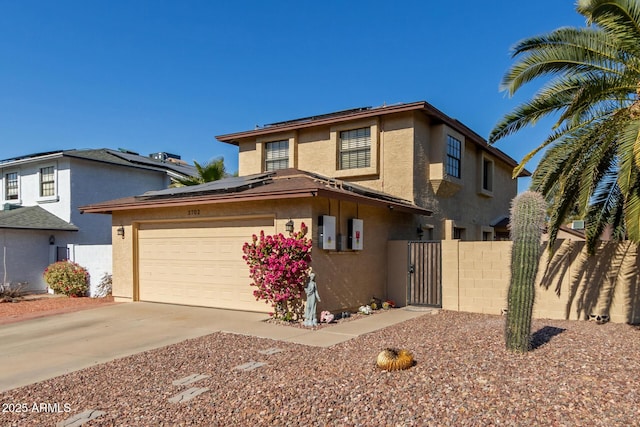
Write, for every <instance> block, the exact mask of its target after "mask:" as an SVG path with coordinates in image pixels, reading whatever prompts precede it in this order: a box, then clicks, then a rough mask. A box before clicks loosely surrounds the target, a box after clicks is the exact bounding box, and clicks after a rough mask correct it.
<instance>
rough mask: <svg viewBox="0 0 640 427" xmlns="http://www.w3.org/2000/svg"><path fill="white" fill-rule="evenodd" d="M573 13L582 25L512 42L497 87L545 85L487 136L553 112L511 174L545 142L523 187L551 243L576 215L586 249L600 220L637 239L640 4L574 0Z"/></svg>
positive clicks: (595, 237)
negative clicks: (535, 196)
mask: <svg viewBox="0 0 640 427" xmlns="http://www.w3.org/2000/svg"><path fill="white" fill-rule="evenodd" d="M577 11H578V13H580V14H582V15H583V16H585V17H586V19H587V26H586V27H584V28H569V27H564V28H560V29H557V30H555V31H551V32H550V33H547V34H543V35H541V36H536V37H531V38H528V39H525V40H523V41H521V42H519V43H518V44H516V46H515V47H514V49H513V58H514V59H516V60H515V63H514V64H513V65H512V66H511V68H510V69H509V70H508V71H507V73H506V74H505V76H504V77H503V80H502V89H503V90H506V91H508V93H509V94H510V95H513V94H514V93H515V92H516V91H517V90H518V89H520V88H521V87H522V86H523V85H525V84H526V83H529V82H532V81H534V80H535V81H540V80H545V81H546V82H545V83H544V84H543V86H542V88H541V89H540V90H539V91H538V92H537V93H536V94H535V95H533V97H532V98H531V99H530V100H529V101H527V102H525V103H523V104H521V105H519V106H517V107H516V108H515V109H514V110H513V111H512V112H510V113H509V114H507V115H506V116H505V117H504V118H503V119H502V120H501V121H500V122H499V123H498V124H497V125H496V126H495V128H494V129H493V130H492V131H491V135H490V137H489V141H490V142H491V143H494V142H496V141H497V140H499V139H501V138H503V137H505V136H507V135H510V134H513V133H515V132H517V131H519V130H520V129H522V128H523V127H525V126H528V125H533V124H535V123H536V122H537V121H538V120H539V119H541V118H543V117H547V116H554V117H557V121H556V123H555V125H554V127H553V129H552V130H551V132H550V135H549V136H548V137H547V138H546V140H544V141H543V142H542V143H541V144H540V146H538V147H537V148H536V149H535V150H533V151H532V152H531V153H529V154H528V155H527V156H525V157H524V159H523V160H522V162H521V163H520V165H518V167H516V169H514V172H513V174H514V176H517V174H518V173H519V172H520V171H521V170H522V168H524V166H525V164H526V163H527V162H528V161H529V160H530V159H531V158H532V157H533V156H534V155H535V154H536V153H538V152H540V151H541V150H543V149H545V148H546V149H547V151H546V152H545V153H544V155H543V157H542V159H541V161H540V163H539V165H538V167H537V169H536V170H535V172H534V174H533V177H532V180H531V189H532V190H535V191H539V192H541V193H542V194H544V196H545V198H546V199H547V201H548V202H549V205H550V209H549V235H550V246H551V245H552V244H553V242H554V241H555V238H556V236H557V232H558V229H559V227H560V226H561V225H562V224H563V222H564V221H565V220H566V218H567V217H568V216H569V215H572V214H576V213H577V214H578V215H580V216H581V217H583V218H584V219H585V220H586V221H585V222H586V224H587V226H586V234H587V242H588V247H589V250H590V251H591V252H593V251H594V250H595V247H596V244H597V241H598V237H599V236H600V234H601V233H602V231H603V230H604V228H605V226H607V225H611V226H612V227H613V230H614V236H615V237H616V238H617V239H623V238H624V237H625V236H626V237H628V238H629V239H630V240H632V241H634V242H636V243H638V242H640V174H639V171H640V169H639V168H640V0H580V1H579V2H578V5H577Z"/></svg>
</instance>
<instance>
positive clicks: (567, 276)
mask: <svg viewBox="0 0 640 427" xmlns="http://www.w3.org/2000/svg"><path fill="white" fill-rule="evenodd" d="M510 259H511V242H461V241H443V242H442V294H443V299H442V306H443V308H444V309H446V310H455V311H467V312H474V313H488V314H500V312H501V309H503V308H506V307H507V291H508V287H509V278H510V275H511V272H510ZM639 272H640V262H639V259H638V250H637V246H636V245H634V244H631V243H630V242H624V243H620V244H617V243H614V242H606V243H603V244H602V245H601V246H600V248H598V251H597V253H596V255H595V256H588V255H587V252H586V248H585V244H584V242H574V241H571V240H564V241H559V242H558V244H557V245H556V247H555V251H554V254H553V256H552V257H551V259H550V260H549V254H548V252H546V251H545V253H544V255H543V257H542V259H541V262H540V270H539V272H538V278H537V283H536V302H535V305H534V313H533V315H534V317H536V318H547V319H580V320H585V319H588V318H589V316H590V315H591V314H600V315H609V316H610V319H611V321H613V322H618V323H638V322H640V280H639V279H638V273H639Z"/></svg>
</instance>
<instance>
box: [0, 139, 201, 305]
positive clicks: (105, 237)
mask: <svg viewBox="0 0 640 427" xmlns="http://www.w3.org/2000/svg"><path fill="white" fill-rule="evenodd" d="M158 154H162V153H158ZM158 154H156V155H155V156H156V157H161V159H160V160H156V159H153V158H150V157H144V156H140V155H138V154H136V153H132V152H129V151H124V150H120V151H118V150H109V149H91V150H62V151H52V152H47V153H38V154H32V155H27V156H21V157H16V158H12V159H6V160H1V161H0V183H1V185H0V201H1V205H0V207H1V208H2V210H0V244H1V245H2V250H1V251H0V255H1V256H3V260H2V263H1V264H0V266H2V267H1V268H2V270H3V271H2V273H0V278H2V279H5V278H6V279H5V280H6V281H7V282H14V283H15V282H21V283H28V284H29V285H28V286H29V287H28V289H29V290H30V291H33V292H38V291H42V292H44V291H45V290H46V284H45V282H44V280H43V278H42V273H43V271H44V269H45V268H46V266H47V265H49V264H50V263H51V262H55V261H57V260H62V259H71V260H75V261H78V262H79V263H80V264H82V265H84V266H85V267H87V268H88V269H89V272H90V274H91V279H92V280H91V282H92V286H95V285H96V284H97V282H98V281H99V280H100V276H102V274H104V273H110V272H111V247H110V245H111V240H112V234H111V231H112V230H111V221H110V220H109V219H108V218H104V217H100V216H96V215H81V213H80V211H79V210H78V206H80V205H84V204H88V203H93V202H97V201H100V200H105V199H109V198H115V197H124V196H128V195H132V194H138V193H141V192H144V191H147V190H159V189H163V188H167V187H168V186H169V184H170V183H171V177H182V176H188V175H192V174H195V169H194V168H193V167H191V166H187V165H186V164H184V163H183V162H182V163H180V162H175V161H168V159H166V158H162V157H163V156H159V155H158ZM5 266H6V267H5Z"/></svg>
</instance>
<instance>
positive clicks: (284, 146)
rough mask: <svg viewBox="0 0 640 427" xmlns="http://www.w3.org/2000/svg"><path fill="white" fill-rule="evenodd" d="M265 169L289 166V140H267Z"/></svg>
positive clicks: (271, 169) (270, 169)
mask: <svg viewBox="0 0 640 427" xmlns="http://www.w3.org/2000/svg"><path fill="white" fill-rule="evenodd" d="M264 159H265V160H264V170H265V171H274V170H277V169H286V168H288V167H289V140H284V141H273V142H267V143H266V144H265V146H264Z"/></svg>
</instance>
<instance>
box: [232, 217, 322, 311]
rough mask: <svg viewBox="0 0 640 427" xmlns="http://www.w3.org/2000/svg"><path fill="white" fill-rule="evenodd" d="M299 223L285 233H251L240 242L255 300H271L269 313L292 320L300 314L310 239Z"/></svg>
mask: <svg viewBox="0 0 640 427" xmlns="http://www.w3.org/2000/svg"><path fill="white" fill-rule="evenodd" d="M307 231H308V228H307V226H306V225H305V224H304V223H302V224H301V226H300V231H299V232H297V233H294V234H292V235H291V237H285V236H284V235H283V234H282V233H280V234H276V235H273V236H266V235H265V234H264V231H261V232H260V236H256V235H255V234H254V235H253V238H252V241H251V242H248V243H245V244H244V245H243V246H242V251H243V252H244V256H243V257H242V258H243V259H244V260H245V261H246V262H247V265H249V275H250V276H251V279H253V283H252V284H251V285H252V286H255V287H256V288H257V289H256V290H254V291H253V295H254V296H255V297H256V299H257V300H264V301H266V302H267V303H269V304H271V306H272V307H273V308H274V312H273V313H270V314H271V315H272V316H274V317H276V318H279V319H284V320H295V319H300V318H302V312H303V303H302V295H303V293H304V288H305V282H306V280H307V277H308V273H309V264H310V263H311V247H312V242H311V239H308V238H307V237H306V235H307Z"/></svg>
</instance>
